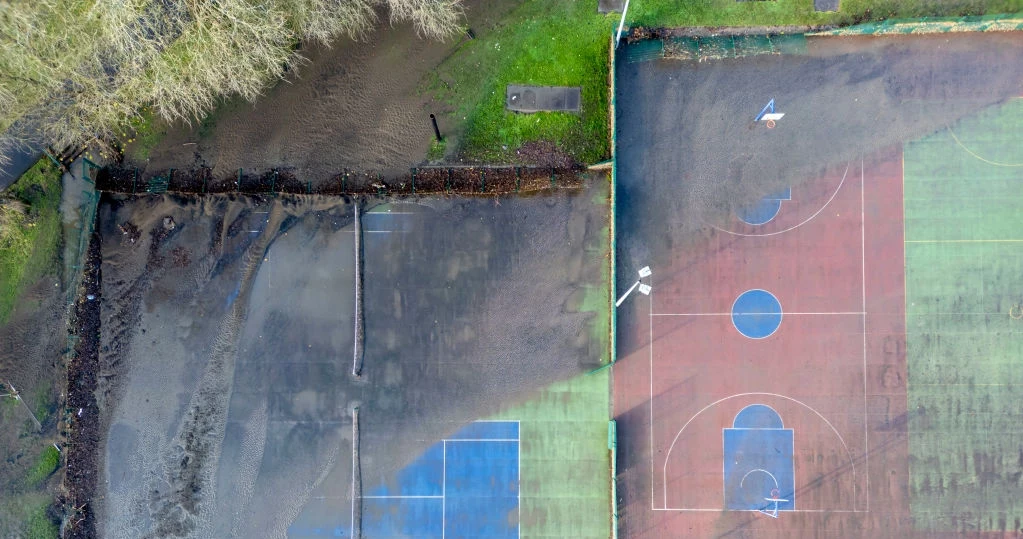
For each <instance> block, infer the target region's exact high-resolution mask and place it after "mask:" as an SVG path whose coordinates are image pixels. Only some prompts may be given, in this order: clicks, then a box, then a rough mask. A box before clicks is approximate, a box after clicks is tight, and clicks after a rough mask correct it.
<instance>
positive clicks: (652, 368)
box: [647, 295, 668, 509]
mask: <svg viewBox="0 0 1023 539" xmlns="http://www.w3.org/2000/svg"><path fill="white" fill-rule="evenodd" d="M649 297H650V317H649V318H647V322H648V323H649V325H650V509H654V508H655V504H654V477H655V475H654V296H653V295H650V296H649ZM664 503H665V506H667V504H668V501H667V495H665V501H664Z"/></svg>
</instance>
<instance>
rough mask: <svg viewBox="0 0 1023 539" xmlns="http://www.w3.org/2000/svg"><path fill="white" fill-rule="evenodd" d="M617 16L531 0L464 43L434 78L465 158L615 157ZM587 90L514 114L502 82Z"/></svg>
mask: <svg viewBox="0 0 1023 539" xmlns="http://www.w3.org/2000/svg"><path fill="white" fill-rule="evenodd" d="M1021 10H1023V0H990V1H987V0H947V1H942V2H935V1H933V0H843V1H842V4H841V11H839V12H834V13H818V12H816V11H814V9H813V0H776V1H771V2H736V1H735V0H685V1H683V0H641V1H636V2H633V3H632V5H631V6H630V8H629V14H628V18H627V24H628V25H632V26H652V27H678V26H803V25H810V26H815V25H842V24H851V23H855V22H860V21H866V20H882V19H888V18H898V17H923V16H934V17H956V16H964V15H982V14H994V13H1016V12H1019V11H1021ZM619 17H620V15H619V14H610V15H601V14H599V13H597V12H596V2H583V1H572V2H551V1H549V0H525V1H524V2H523V3H522V4H521V5H520V6H519V7H518V8H516V9H515V10H513V11H512V12H511V13H510V14H509V15H508V17H507V18H506V19H505V20H504V21H503V22H502V23H501V24H500V25H499V26H498V27H497V28H495V29H494V30H493V31H490V32H486V33H485V34H483V35H480V36H479V38H477V39H474V40H471V41H467V42H465V43H464V44H463V45H462V46H461V47H460V48H459V49H458V50H457V51H456V52H455V53H454V54H453V55H451V56H450V57H449V58H448V59H447V60H445V61H444V62H443V63H442V64H441V65H440V66H439V67H438V69H437V70H436V71H435V73H434V74H433V75H432V76H431V78H430V80H429V81H428V88H429V89H430V90H432V91H433V93H434V95H435V96H436V97H437V98H438V99H440V100H441V101H443V102H445V103H446V104H447V105H449V106H450V107H451V109H452V111H453V114H452V116H453V117H454V119H455V120H456V123H459V124H461V127H460V131H461V132H462V137H461V142H460V146H459V148H458V150H459V152H458V153H459V154H460V155H461V156H462V157H464V158H467V159H470V160H477V161H486V162H491V163H499V162H519V161H520V160H518V159H516V156H515V150H516V149H518V148H519V147H520V146H521V145H522V144H523V143H526V142H531V141H540V140H545V141H550V142H553V143H554V144H556V145H557V146H558V147H559V148H561V149H562V150H563V151H566V152H568V153H569V154H571V155H572V156H573V157H575V158H576V159H577V160H578V161H580V162H583V163H595V162H597V161H600V160H603V159H606V158H608V157H609V156H610V155H609V154H610V147H609V144H608V134H607V129H608V126H607V54H608V43H609V40H610V36H611V34H612V32H613V29H614V27H615V26H616V25H617V23H618V19H619ZM510 83H515V84H535V85H557V86H581V87H582V98H583V103H582V112H581V113H580V114H569V113H556V112H544V113H537V114H515V113H511V112H508V111H506V110H505V109H504V91H505V86H506V85H507V84H510Z"/></svg>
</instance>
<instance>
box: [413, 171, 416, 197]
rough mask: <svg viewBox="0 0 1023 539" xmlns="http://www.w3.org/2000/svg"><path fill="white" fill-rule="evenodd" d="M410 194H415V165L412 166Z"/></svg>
mask: <svg viewBox="0 0 1023 539" xmlns="http://www.w3.org/2000/svg"><path fill="white" fill-rule="evenodd" d="M412 194H413V195H414V194H416V167H412Z"/></svg>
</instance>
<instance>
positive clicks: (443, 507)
mask: <svg viewBox="0 0 1023 539" xmlns="http://www.w3.org/2000/svg"><path fill="white" fill-rule="evenodd" d="M441 443H442V444H443V450H442V451H441V454H442V455H443V459H444V461H443V464H441V472H440V473H441V475H440V537H441V539H444V535H445V533H447V527H448V524H447V511H448V509H447V507H448V498H447V496H448V441H447V440H442V441H441Z"/></svg>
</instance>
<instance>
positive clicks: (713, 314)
mask: <svg viewBox="0 0 1023 539" xmlns="http://www.w3.org/2000/svg"><path fill="white" fill-rule="evenodd" d="M770 314H775V313H652V314H651V315H650V316H763V315H770ZM781 314H782V315H784V316H788V315H795V316H800V315H805V316H813V315H821V316H832V315H856V316H859V315H862V314H864V313H863V312H860V311H840V312H830V313H809V312H807V313H790V312H788V311H782V312H781Z"/></svg>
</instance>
